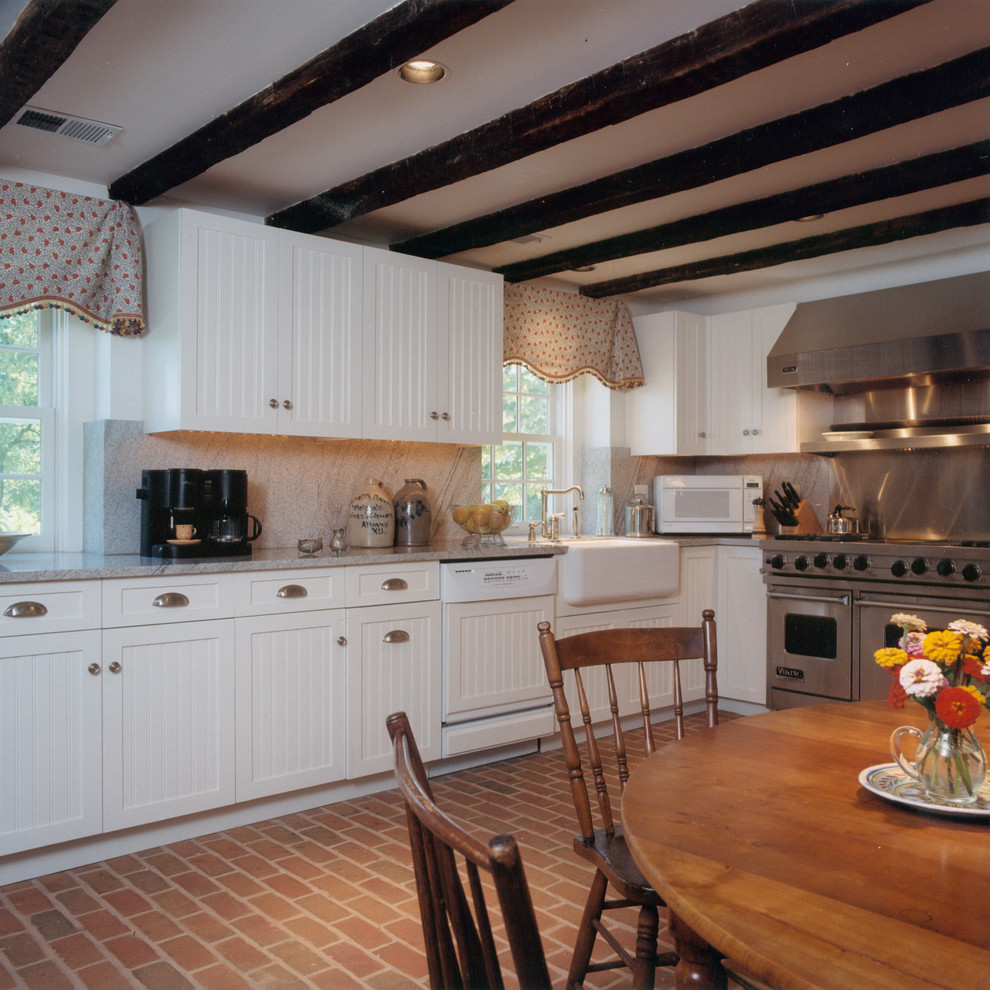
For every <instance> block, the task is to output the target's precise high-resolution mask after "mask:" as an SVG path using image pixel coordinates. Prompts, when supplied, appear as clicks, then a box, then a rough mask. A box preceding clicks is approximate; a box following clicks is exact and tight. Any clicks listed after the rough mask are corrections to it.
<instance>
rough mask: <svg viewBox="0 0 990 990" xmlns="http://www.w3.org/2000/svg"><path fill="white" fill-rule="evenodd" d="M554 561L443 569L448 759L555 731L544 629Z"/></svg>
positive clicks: (550, 611)
mask: <svg viewBox="0 0 990 990" xmlns="http://www.w3.org/2000/svg"><path fill="white" fill-rule="evenodd" d="M556 587H557V562H556V559H555V558H554V557H515V558H503V559H501V560H477V561H475V560H463V561H456V562H453V561H452V562H451V563H442V564H441V565H440V600H441V602H442V604H443V731H442V733H441V737H442V748H443V755H444V756H459V755H461V754H464V753H474V752H477V751H479V750H485V749H494V748H496V747H499V746H506V745H509V744H513V743H522V742H527V741H534V740H536V739H538V738H539V737H540V736H545V735H549V734H551V733H552V732H553V731H554V715H553V699H552V698H551V695H550V688H549V686H548V685H547V676H546V672H545V671H544V668H543V658H542V656H541V655H540V647H539V639H538V633H537V630H536V627H537V624H538V623H540V622H542V621H543V620H544V619H546V620H547V621H549V622H552V621H553V617H554V592H555V591H556Z"/></svg>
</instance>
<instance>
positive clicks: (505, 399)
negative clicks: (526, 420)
mask: <svg viewBox="0 0 990 990" xmlns="http://www.w3.org/2000/svg"><path fill="white" fill-rule="evenodd" d="M518 408H519V396H518V395H512V394H506V395H503V396H502V432H503V433H518V432H519V426H518V422H517V410H518Z"/></svg>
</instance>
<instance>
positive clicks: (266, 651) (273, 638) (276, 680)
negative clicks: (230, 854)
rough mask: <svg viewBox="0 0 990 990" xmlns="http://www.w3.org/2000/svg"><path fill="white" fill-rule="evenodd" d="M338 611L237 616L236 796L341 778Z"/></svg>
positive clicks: (342, 659)
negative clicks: (238, 617)
mask: <svg viewBox="0 0 990 990" xmlns="http://www.w3.org/2000/svg"><path fill="white" fill-rule="evenodd" d="M344 616H345V613H344V610H343V609H328V610H322V609H321V610H318V611H313V612H302V613H295V614H289V615H258V616H251V617H249V618H241V619H238V620H237V621H236V636H237V647H238V670H237V800H238V801H248V800H251V799H252V798H260V797H266V796H268V795H271V794H282V793H284V792H286V791H293V790H298V789H300V788H303V787H315V786H317V785H319V784H326V783H329V782H330V781H334V780H341V779H343V777H344V775H345V770H346V745H347V697H346V690H347V689H346V660H347V653H346V650H345V647H344V641H343V636H344V631H345V621H344Z"/></svg>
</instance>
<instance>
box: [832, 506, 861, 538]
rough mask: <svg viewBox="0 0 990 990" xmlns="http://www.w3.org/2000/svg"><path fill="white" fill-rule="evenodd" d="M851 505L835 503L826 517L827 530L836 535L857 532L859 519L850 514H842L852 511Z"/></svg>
mask: <svg viewBox="0 0 990 990" xmlns="http://www.w3.org/2000/svg"><path fill="white" fill-rule="evenodd" d="M854 511H855V510H854V509H853V507H852V506H851V505H837V506H836V507H835V508H834V509H833V510H832V514H831V515H830V516H829V517H828V531H829V533H833V534H835V535H836V536H848V535H849V534H850V533H858V532H859V520H858V519H854V518H853V517H852V516H844V515H843V514H842V513H843V512H854Z"/></svg>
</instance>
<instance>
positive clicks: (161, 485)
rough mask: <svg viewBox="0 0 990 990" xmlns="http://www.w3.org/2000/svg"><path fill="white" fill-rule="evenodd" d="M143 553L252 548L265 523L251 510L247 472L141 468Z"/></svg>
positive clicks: (171, 555)
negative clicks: (251, 512) (249, 509)
mask: <svg viewBox="0 0 990 990" xmlns="http://www.w3.org/2000/svg"><path fill="white" fill-rule="evenodd" d="M137 497H138V499H140V500H141V547H140V552H141V556H142V557H164V558H167V559H176V558H183V557H230V556H241V555H245V554H250V553H251V543H252V541H254V540H256V539H257V538H258V537H259V536H260V535H261V523H260V522H258V520H257V519H255V517H254V516H250V515H248V513H247V472H245V471H230V470H217V471H202V470H200V469H198V468H168V469H165V470H146V471H142V472H141V487H140V488H139V489H138V491H137Z"/></svg>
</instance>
